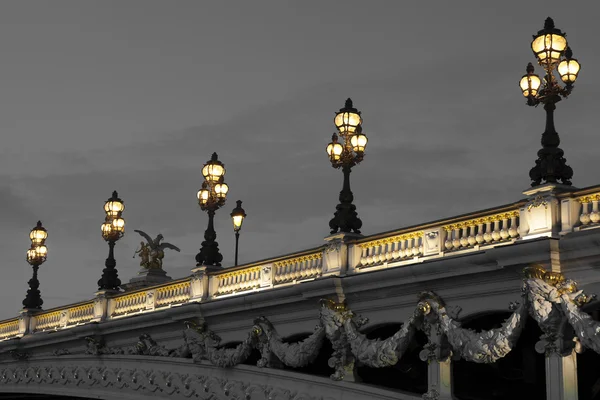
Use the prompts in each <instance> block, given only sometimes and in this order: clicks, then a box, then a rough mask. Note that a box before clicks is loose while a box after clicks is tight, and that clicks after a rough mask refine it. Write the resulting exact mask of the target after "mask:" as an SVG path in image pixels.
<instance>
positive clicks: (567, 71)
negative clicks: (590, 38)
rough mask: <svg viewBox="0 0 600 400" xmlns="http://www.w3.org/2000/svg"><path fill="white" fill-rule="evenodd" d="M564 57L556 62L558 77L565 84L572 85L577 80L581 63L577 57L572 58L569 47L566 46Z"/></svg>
mask: <svg viewBox="0 0 600 400" xmlns="http://www.w3.org/2000/svg"><path fill="white" fill-rule="evenodd" d="M565 57H566V59H565V60H563V61H561V62H560V64H558V73H559V75H560V79H562V81H563V82H564V83H566V84H567V85H572V84H573V83H575V80H577V76H578V75H579V70H580V69H581V65H580V64H579V61H577V59H575V58H573V52H572V51H571V48H570V47H569V48H567V51H566V53H565Z"/></svg>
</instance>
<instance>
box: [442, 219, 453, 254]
mask: <svg viewBox="0 0 600 400" xmlns="http://www.w3.org/2000/svg"><path fill="white" fill-rule="evenodd" d="M444 230H445V231H446V241H445V242H444V246H445V247H446V250H451V249H452V225H450V226H447V227H444Z"/></svg>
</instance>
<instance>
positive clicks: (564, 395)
mask: <svg viewBox="0 0 600 400" xmlns="http://www.w3.org/2000/svg"><path fill="white" fill-rule="evenodd" d="M546 399H548V400H577V399H578V395H577V354H576V353H575V351H574V350H573V351H572V352H571V354H569V355H567V356H561V355H560V354H557V353H551V354H550V355H548V356H546Z"/></svg>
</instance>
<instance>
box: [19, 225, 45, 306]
mask: <svg viewBox="0 0 600 400" xmlns="http://www.w3.org/2000/svg"><path fill="white" fill-rule="evenodd" d="M47 237H48V231H46V229H44V227H43V226H42V222H41V221H38V222H37V225H36V226H35V228H33V229H32V230H31V232H30V233H29V238H30V239H31V247H30V248H29V250H27V262H28V263H29V264H30V265H31V266H32V267H33V276H32V278H31V279H30V280H29V282H28V283H29V289H28V290H27V296H25V300H23V306H25V308H26V309H31V310H41V309H42V304H44V301H43V300H42V296H41V294H40V289H39V287H40V281H38V277H37V273H38V269H39V268H40V265H42V264H43V263H44V261H46V256H47V255H48V248H47V247H46V245H45V243H46V238H47Z"/></svg>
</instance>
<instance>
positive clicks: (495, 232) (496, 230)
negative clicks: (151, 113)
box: [492, 217, 501, 241]
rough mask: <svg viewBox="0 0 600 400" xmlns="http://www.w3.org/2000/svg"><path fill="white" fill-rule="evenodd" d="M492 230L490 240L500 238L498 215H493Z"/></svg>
mask: <svg viewBox="0 0 600 400" xmlns="http://www.w3.org/2000/svg"><path fill="white" fill-rule="evenodd" d="M493 221H494V230H493V231H492V240H494V241H498V240H500V237H501V236H500V220H499V219H498V217H494V220H493Z"/></svg>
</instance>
